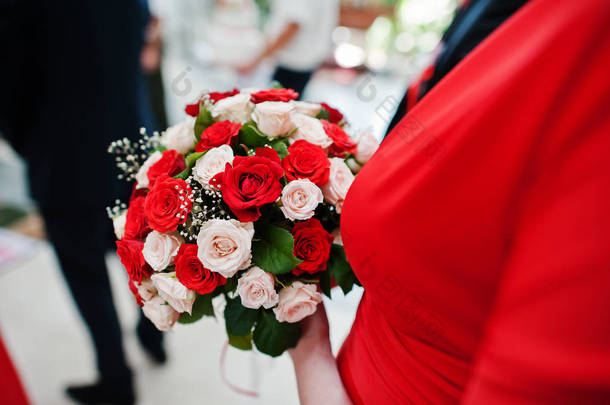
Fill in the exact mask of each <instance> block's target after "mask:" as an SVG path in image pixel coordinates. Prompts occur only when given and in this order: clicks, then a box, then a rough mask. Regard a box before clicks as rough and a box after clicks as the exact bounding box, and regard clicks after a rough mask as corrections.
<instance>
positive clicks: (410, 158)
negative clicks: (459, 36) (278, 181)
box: [338, 0, 610, 405]
mask: <svg viewBox="0 0 610 405" xmlns="http://www.w3.org/2000/svg"><path fill="white" fill-rule="evenodd" d="M341 230H342V237H343V241H344V245H345V249H346V252H347V256H348V258H349V260H350V262H351V263H352V266H353V268H354V271H355V272H356V274H357V275H358V277H359V278H360V280H361V281H362V283H363V285H364V287H365V294H364V297H363V300H362V302H361V304H360V307H359V309H358V313H357V316H356V320H355V322H354V325H353V328H352V331H351V333H350V335H349V336H348V338H347V340H346V341H345V343H344V345H343V347H342V349H341V352H340V354H339V357H338V364H339V369H340V373H341V377H342V379H343V382H344V384H345V386H346V388H347V390H348V392H349V393H350V395H351V397H352V399H353V401H354V403H356V404H455V403H461V404H467V405H473V404H477V405H479V404H480V405H502V404H520V405H522V404H525V405H528V404H553V405H558V404H559V405H561V404H610V1H607V0H578V1H573V0H533V1H531V2H530V3H528V4H527V5H525V6H524V7H523V8H522V9H521V10H520V11H518V12H517V13H516V14H515V15H514V16H513V17H511V18H510V19H509V20H507V22H506V23H505V24H503V25H502V26H501V27H499V28H498V29H497V30H496V31H495V32H494V33H493V34H492V35H491V36H490V37H488V38H487V39H486V40H485V41H484V42H483V43H481V45H480V46H479V47H478V48H477V49H475V50H474V51H473V52H472V53H471V54H470V55H469V56H468V57H467V58H466V59H464V60H463V61H462V62H461V63H460V64H459V65H458V66H457V67H456V68H455V69H454V70H453V71H452V72H451V73H450V74H449V75H448V76H446V77H445V78H444V79H443V80H442V81H441V82H439V83H438V84H437V85H436V86H435V88H434V89H433V90H432V91H431V92H430V93H428V94H427V95H426V96H425V97H424V98H423V99H422V100H421V101H420V102H419V103H418V104H417V105H416V106H415V107H414V109H413V110H412V111H411V112H410V113H409V114H408V115H407V116H406V117H405V118H404V119H403V120H402V121H401V123H400V124H399V125H398V126H397V127H396V129H395V130H394V131H393V132H392V133H390V135H389V136H388V138H387V139H386V140H385V141H384V143H383V144H382V147H381V148H380V150H379V151H378V152H377V153H376V154H375V156H374V157H373V159H372V160H371V161H370V162H369V164H368V165H367V166H366V167H365V168H364V169H363V171H362V172H361V173H360V174H359V175H358V176H357V178H356V181H355V182H354V184H353V186H352V188H351V190H350V192H349V194H348V196H347V198H346V201H345V205H344V208H343V214H342V229H341Z"/></svg>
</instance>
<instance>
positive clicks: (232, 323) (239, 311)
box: [225, 297, 259, 336]
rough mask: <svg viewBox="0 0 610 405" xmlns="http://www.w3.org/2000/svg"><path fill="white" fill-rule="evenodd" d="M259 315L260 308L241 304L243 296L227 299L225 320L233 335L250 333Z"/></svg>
mask: <svg viewBox="0 0 610 405" xmlns="http://www.w3.org/2000/svg"><path fill="white" fill-rule="evenodd" d="M258 315H259V311H258V310H256V309H250V308H246V307H244V306H243V305H242V304H241V298H239V297H235V298H233V299H227V306H226V307H225V322H226V325H227V330H228V331H229V333H231V334H232V335H237V336H244V335H247V334H248V333H250V332H251V331H252V327H253V326H254V324H255V323H256V320H257V319H258Z"/></svg>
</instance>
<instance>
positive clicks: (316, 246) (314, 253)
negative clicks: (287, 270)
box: [292, 218, 334, 276]
mask: <svg viewBox="0 0 610 405" xmlns="http://www.w3.org/2000/svg"><path fill="white" fill-rule="evenodd" d="M292 235H293V236H294V250H293V254H294V255H295V256H296V257H298V258H299V259H301V260H303V262H302V263H301V264H299V265H298V266H297V267H295V268H294V269H293V270H292V273H293V274H294V275H295V276H299V275H301V274H303V273H309V274H314V273H317V272H318V271H322V270H326V262H328V257H329V256H330V247H331V246H332V244H333V239H334V238H333V236H332V235H331V234H330V233H328V232H326V230H325V229H324V228H323V227H322V224H321V223H320V221H318V220H317V219H316V218H311V219H308V220H307V221H304V222H298V223H297V224H295V225H294V227H293V228H292Z"/></svg>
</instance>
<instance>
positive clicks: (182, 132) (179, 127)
mask: <svg viewBox="0 0 610 405" xmlns="http://www.w3.org/2000/svg"><path fill="white" fill-rule="evenodd" d="M194 129H195V117H187V118H186V119H185V120H184V121H182V122H181V123H179V124H176V125H173V126H171V127H169V128H167V129H166V130H165V132H164V133H163V135H162V136H161V145H163V146H165V147H166V148H167V149H174V150H176V151H178V152H179V153H182V154H187V153H188V152H189V151H190V150H192V149H194V148H195V142H196V141H197V139H196V138H195V130H194Z"/></svg>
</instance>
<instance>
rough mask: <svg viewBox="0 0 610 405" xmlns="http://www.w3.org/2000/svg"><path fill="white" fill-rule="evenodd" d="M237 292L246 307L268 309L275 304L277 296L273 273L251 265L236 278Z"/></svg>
mask: <svg viewBox="0 0 610 405" xmlns="http://www.w3.org/2000/svg"><path fill="white" fill-rule="evenodd" d="M237 294H239V296H240V298H241V304H242V305H243V306H244V307H246V308H252V309H258V308H260V307H261V306H262V307H265V308H266V309H269V308H271V307H273V306H274V305H275V304H277V302H278V300H279V297H278V295H277V293H276V292H275V287H274V280H273V275H272V274H269V273H267V272H265V271H264V270H263V269H261V268H260V267H256V266H255V267H252V268H251V269H250V270H248V271H247V272H246V273H244V274H243V275H242V276H241V277H240V278H239V280H237Z"/></svg>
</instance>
